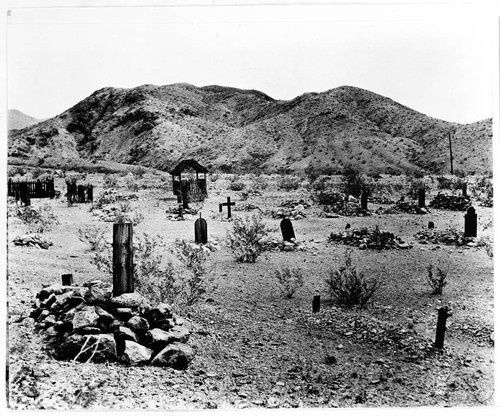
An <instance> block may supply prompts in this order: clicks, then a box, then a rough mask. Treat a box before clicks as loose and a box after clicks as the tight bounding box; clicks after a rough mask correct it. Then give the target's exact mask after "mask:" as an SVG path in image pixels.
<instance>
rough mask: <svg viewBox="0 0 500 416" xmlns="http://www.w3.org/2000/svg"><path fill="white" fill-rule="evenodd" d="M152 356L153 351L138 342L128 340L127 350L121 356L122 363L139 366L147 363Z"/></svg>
mask: <svg viewBox="0 0 500 416" xmlns="http://www.w3.org/2000/svg"><path fill="white" fill-rule="evenodd" d="M152 355H153V351H152V350H150V349H149V348H147V347H145V346H143V345H141V344H138V343H137V342H134V341H130V340H126V341H125V349H124V351H123V353H122V354H121V355H120V361H122V362H124V363H126V364H129V365H138V364H143V363H147V362H148V361H149V360H150V359H151V356H152Z"/></svg>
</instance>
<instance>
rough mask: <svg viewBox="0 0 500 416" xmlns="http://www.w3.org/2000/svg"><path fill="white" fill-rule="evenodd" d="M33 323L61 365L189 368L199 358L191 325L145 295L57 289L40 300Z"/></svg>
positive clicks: (96, 284) (91, 287)
mask: <svg viewBox="0 0 500 416" xmlns="http://www.w3.org/2000/svg"><path fill="white" fill-rule="evenodd" d="M30 316H31V318H33V319H34V320H35V322H36V323H35V328H36V329H37V330H38V331H40V332H41V333H42V334H43V336H44V338H45V341H46V346H47V350H48V351H49V353H50V354H51V355H52V356H54V358H56V359H59V360H75V361H82V362H90V361H92V362H106V361H119V362H122V363H125V364H128V365H142V364H151V365H156V366H164V367H173V368H176V369H184V368H186V367H187V366H188V364H189V363H190V362H191V360H192V359H193V356H194V354H193V349H192V348H191V347H190V346H189V345H187V344H186V342H187V340H188V339H189V335H190V324H189V323H188V322H187V321H186V320H184V319H182V318H180V317H179V316H177V315H175V314H173V313H172V310H171V308H170V306H169V305H167V304H165V303H160V304H159V305H157V306H155V307H152V306H151V304H150V303H149V302H148V301H147V299H145V298H144V297H143V296H141V295H140V294H139V293H124V294H122V295H120V296H113V287H112V285H109V284H106V283H103V282H101V281H100V280H94V281H91V282H89V283H86V284H84V285H82V286H61V285H52V286H47V287H44V288H43V289H42V290H41V291H40V292H38V294H37V295H36V300H35V303H34V305H33V311H32V313H31V315H30Z"/></svg>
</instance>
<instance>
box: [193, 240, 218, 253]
mask: <svg viewBox="0 0 500 416" xmlns="http://www.w3.org/2000/svg"><path fill="white" fill-rule="evenodd" d="M189 246H191V248H193V249H196V250H202V251H203V252H205V253H207V254H208V253H213V252H214V251H217V250H220V245H219V242H218V241H216V240H208V241H207V243H206V244H202V243H189Z"/></svg>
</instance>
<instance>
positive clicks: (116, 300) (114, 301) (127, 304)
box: [109, 292, 151, 310]
mask: <svg viewBox="0 0 500 416" xmlns="http://www.w3.org/2000/svg"><path fill="white" fill-rule="evenodd" d="M109 304H110V305H111V306H113V307H115V308H133V309H144V310H147V309H151V305H150V304H149V302H148V300H147V299H146V298H145V297H144V296H142V295H141V294H139V293H137V292H133V293H123V294H121V295H120V296H115V297H113V298H111V299H110V300H109Z"/></svg>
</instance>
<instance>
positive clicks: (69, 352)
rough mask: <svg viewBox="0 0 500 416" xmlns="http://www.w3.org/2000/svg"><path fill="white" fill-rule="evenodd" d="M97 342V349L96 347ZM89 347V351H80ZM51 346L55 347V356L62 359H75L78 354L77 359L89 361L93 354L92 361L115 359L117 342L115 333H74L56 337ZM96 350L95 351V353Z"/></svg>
mask: <svg viewBox="0 0 500 416" xmlns="http://www.w3.org/2000/svg"><path fill="white" fill-rule="evenodd" d="M96 343H98V344H97V349H96V348H95V347H96ZM84 345H85V348H87V347H91V348H89V349H88V350H87V351H85V352H82V353H81V354H80V352H81V351H82V350H83V349H84V348H83V347H84ZM50 346H51V347H52V348H53V353H54V357H55V358H57V359H59V360H61V359H65V360H73V359H75V358H76V357H77V356H78V358H77V361H87V360H88V359H89V358H90V357H92V354H94V356H93V357H92V360H91V361H92V362H104V361H115V360H116V359H117V355H116V343H115V339H114V337H113V335H111V334H92V335H78V334H73V335H70V336H68V337H66V338H63V339H62V340H61V339H58V338H55V339H54V340H53V341H52V342H51V344H50ZM94 351H95V353H94Z"/></svg>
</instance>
